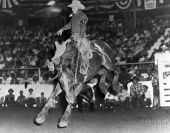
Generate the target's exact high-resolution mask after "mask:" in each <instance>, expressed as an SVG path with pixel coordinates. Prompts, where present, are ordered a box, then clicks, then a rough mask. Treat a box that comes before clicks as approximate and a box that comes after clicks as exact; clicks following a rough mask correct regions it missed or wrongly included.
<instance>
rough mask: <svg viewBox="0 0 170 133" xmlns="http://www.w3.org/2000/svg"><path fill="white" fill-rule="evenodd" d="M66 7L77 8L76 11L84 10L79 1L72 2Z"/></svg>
mask: <svg viewBox="0 0 170 133" xmlns="http://www.w3.org/2000/svg"><path fill="white" fill-rule="evenodd" d="M68 7H71V8H72V7H77V8H78V9H82V10H83V9H85V6H84V5H83V4H82V3H81V2H80V1H79V0H73V1H72V3H71V4H70V5H68Z"/></svg>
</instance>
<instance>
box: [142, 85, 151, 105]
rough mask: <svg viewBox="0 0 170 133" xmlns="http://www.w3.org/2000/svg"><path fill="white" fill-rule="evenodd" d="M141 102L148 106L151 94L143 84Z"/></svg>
mask: <svg viewBox="0 0 170 133" xmlns="http://www.w3.org/2000/svg"><path fill="white" fill-rule="evenodd" d="M142 98H143V99H142V100H143V101H142V102H143V105H144V106H145V107H150V106H151V94H150V91H149V89H148V86H146V85H143V91H142Z"/></svg>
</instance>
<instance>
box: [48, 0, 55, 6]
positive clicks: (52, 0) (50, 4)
mask: <svg viewBox="0 0 170 133" xmlns="http://www.w3.org/2000/svg"><path fill="white" fill-rule="evenodd" d="M54 4H55V1H54V0H51V1H49V2H48V3H47V5H48V6H52V5H54Z"/></svg>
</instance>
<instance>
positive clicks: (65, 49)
mask: <svg viewBox="0 0 170 133" xmlns="http://www.w3.org/2000/svg"><path fill="white" fill-rule="evenodd" d="M56 47H57V48H58V49H59V50H60V51H58V52H59V53H58V54H60V55H59V56H61V57H60V60H58V59H57V61H56V62H57V63H55V65H54V66H55V69H57V70H58V73H57V78H58V80H59V82H60V85H61V88H58V87H54V89H53V91H52V93H51V95H50V96H49V98H48V100H47V103H46V104H45V106H44V107H43V108H42V110H41V111H40V112H39V113H38V114H37V116H36V118H35V123H36V124H39V125H41V124H43V123H44V122H45V120H46V116H47V114H48V111H49V109H51V108H54V107H55V98H56V97H57V96H58V95H59V94H60V93H61V92H62V90H63V91H65V98H66V101H67V103H68V104H67V107H66V110H65V112H64V113H63V115H62V116H61V118H60V119H59V122H58V127H61V128H63V127H67V126H68V125H69V122H70V120H69V119H70V115H71V110H72V108H71V106H72V104H73V103H74V102H75V99H76V96H77V95H78V94H79V93H80V92H81V90H82V89H83V85H84V83H85V82H86V81H88V80H90V79H92V78H93V77H94V76H95V75H96V74H97V73H101V69H103V67H104V68H106V69H107V70H109V71H114V70H115V65H114V51H113V50H112V49H111V47H110V46H109V45H108V44H107V43H105V42H103V41H99V40H92V41H90V47H91V50H92V56H91V57H90V58H89V67H88V70H87V74H86V75H83V74H82V73H81V71H80V66H81V61H82V59H81V56H80V52H79V50H78V48H77V46H76V45H75V42H74V41H73V40H72V41H66V43H64V44H62V45H59V44H56ZM54 62H55V61H54ZM101 67H102V68H101ZM102 92H104V93H105V95H106V93H107V90H105V91H102Z"/></svg>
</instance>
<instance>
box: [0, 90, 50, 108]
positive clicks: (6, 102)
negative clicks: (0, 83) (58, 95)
mask: <svg viewBox="0 0 170 133" xmlns="http://www.w3.org/2000/svg"><path fill="white" fill-rule="evenodd" d="M13 92H14V90H13V89H9V90H8V93H9V94H8V95H6V96H1V97H0V107H2V106H3V107H28V108H32V107H39V108H42V107H43V106H44V105H45V103H46V101H47V99H46V97H44V92H41V96H40V97H36V96H35V94H34V92H33V89H31V88H30V89H29V90H28V92H29V93H28V96H24V93H23V91H22V90H21V91H20V95H19V96H18V97H17V98H16V99H15V95H14V94H13Z"/></svg>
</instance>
